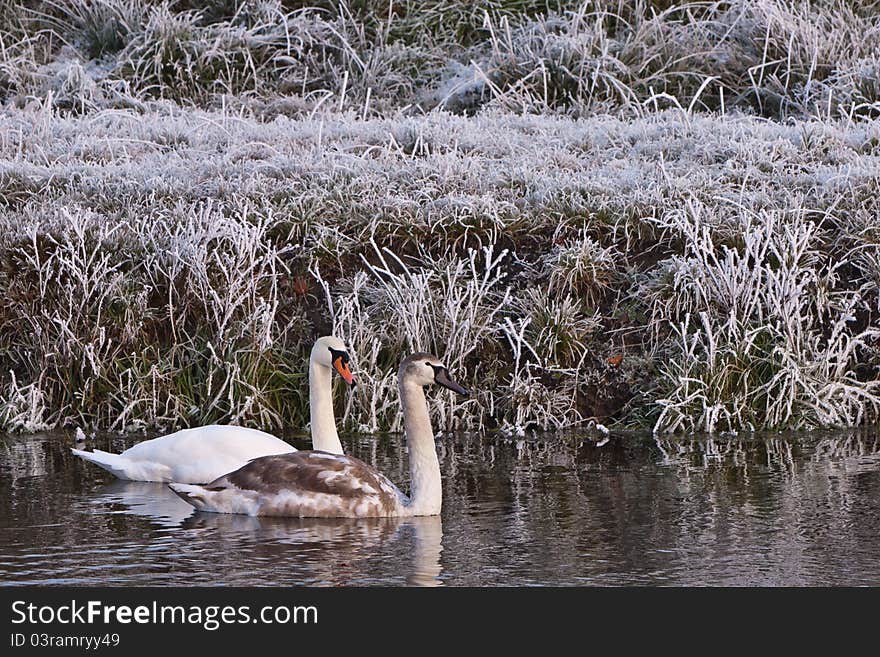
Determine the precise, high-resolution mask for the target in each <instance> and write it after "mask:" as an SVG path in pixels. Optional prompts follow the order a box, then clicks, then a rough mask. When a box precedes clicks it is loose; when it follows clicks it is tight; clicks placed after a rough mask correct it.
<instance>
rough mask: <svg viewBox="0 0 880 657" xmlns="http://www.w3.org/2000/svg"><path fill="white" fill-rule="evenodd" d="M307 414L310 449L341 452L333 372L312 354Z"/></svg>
mask: <svg viewBox="0 0 880 657" xmlns="http://www.w3.org/2000/svg"><path fill="white" fill-rule="evenodd" d="M309 415H310V421H311V427H312V449H319V450H322V451H324V452H330V453H331V454H342V443H341V442H339V434H338V433H337V432H336V416H335V415H334V414H333V373H332V372H331V371H330V368H329V367H326V366H325V365H321V364H319V363H316V362H315V357H314V354H313V355H312V357H311V358H310V359H309Z"/></svg>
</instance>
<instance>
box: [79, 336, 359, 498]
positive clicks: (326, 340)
mask: <svg viewBox="0 0 880 657" xmlns="http://www.w3.org/2000/svg"><path fill="white" fill-rule="evenodd" d="M331 367H332V368H335V369H336V371H337V372H339V374H340V375H341V376H342V378H343V379H345V382H346V383H348V384H349V385H354V377H353V376H352V373H351V369H350V367H349V356H348V349H347V348H346V346H345V343H344V342H342V340H340V339H339V338H336V337H333V336H325V337H323V338H318V340H317V341H316V342H315V345H314V346H313V347H312V353H311V356H310V358H309V410H310V416H311V433H312V445H313V446H314V448H315V449H320V450H324V451H326V452H332V453H336V454H341V453H342V443H340V442H339V434H338V433H337V432H336V418H335V416H334V414H333V390H332V384H333V380H332V372H331V371H330V368H331ZM70 451H72V452H73V453H74V454H76V455H77V456H79V457H81V458H83V459H85V460H86V461H89V462H91V463H94V464H95V465H99V466H100V467H102V468H104V469H105V470H108V471H109V472H112V473H113V474H115V475H116V476H117V477H119V478H120V479H129V480H132V481H161V482H169V481H178V482H182V483H205V482H207V481H213V480H214V479H216V478H217V477H219V476H221V475H223V474H225V473H227V472H232V471H233V470H235V469H237V468H240V467H241V466H243V465H244V464H245V463H247V462H248V461H250V460H251V459H255V458H258V457H261V456H269V455H273V454H287V453H289V452H295V451H296V449H294V448H293V447H291V446H290V445H289V444H287V443H286V442H284V441H283V440H281V439H280V438H276V437H275V436H273V435H271V434H268V433H265V432H263V431H258V430H257V429H247V428H245V427H235V426H230V425H217V424H212V425H208V426H204V427H197V428H194V429H183V430H182V431H177V432H175V433H172V434H168V435H167V436H161V437H159V438H153V439H152V440H145V441H143V442H140V443H138V444H137V445H134V446H133V447H129V448H128V449H127V450H125V451H124V452H122V453H121V454H111V453H110V452H102V451H100V450H97V449H96V450H94V451H93V452H86V451H83V450H79V449H72V450H70Z"/></svg>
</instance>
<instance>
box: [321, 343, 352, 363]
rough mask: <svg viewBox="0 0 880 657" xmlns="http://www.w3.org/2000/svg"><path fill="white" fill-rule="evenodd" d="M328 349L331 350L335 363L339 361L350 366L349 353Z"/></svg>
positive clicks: (331, 358)
mask: <svg viewBox="0 0 880 657" xmlns="http://www.w3.org/2000/svg"><path fill="white" fill-rule="evenodd" d="M327 349H329V350H330V360H332V361H333V362H334V363H335V362H336V361H337V359H339V360H341V361H342V364H343V365H348V363H349V361H350V360H351V357H350V356H349V355H348V352H347V351H343V350H342V349H334V348H333V347H327Z"/></svg>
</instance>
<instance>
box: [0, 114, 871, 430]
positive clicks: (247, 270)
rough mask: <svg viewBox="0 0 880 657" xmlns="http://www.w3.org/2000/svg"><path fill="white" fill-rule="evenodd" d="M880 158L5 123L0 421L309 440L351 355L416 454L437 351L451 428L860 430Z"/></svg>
mask: <svg viewBox="0 0 880 657" xmlns="http://www.w3.org/2000/svg"><path fill="white" fill-rule="evenodd" d="M878 137H880V128H878V126H877V125H876V124H872V123H852V122H849V121H848V120H840V121H834V122H830V121H824V122H823V121H819V120H812V121H806V122H799V123H794V124H792V125H781V124H778V123H768V122H764V121H762V120H759V119H752V118H746V117H740V118H733V117H728V118H726V119H723V120H719V119H718V118H717V117H712V116H701V115H684V114H682V113H681V112H679V111H677V110H671V111H667V112H663V113H659V114H656V115H650V116H646V117H644V118H642V119H637V120H624V119H615V118H612V117H608V116H604V117H596V118H594V119H589V120H587V119H584V120H579V121H573V120H570V119H564V118H542V117H516V116H510V115H506V114H503V113H498V114H484V115H481V116H480V117H475V118H464V117H456V116H453V115H448V114H441V113H435V114H430V115H427V116H424V117H420V118H416V117H410V118H397V119H393V120H392V119H372V120H362V119H360V118H358V117H352V116H350V115H346V114H343V115H335V116H324V117H322V118H320V119H319V118H317V117H316V118H314V119H312V120H298V121H294V120H290V119H286V118H277V119H275V120H274V121H272V122H269V123H260V122H257V121H254V120H249V119H246V118H242V117H237V116H230V115H228V114H225V113H222V112H209V111H200V110H190V111H186V112H180V111H175V110H174V109H173V108H171V107H168V108H163V107H157V108H156V109H155V110H151V111H148V112H145V113H135V111H133V110H125V111H122V110H114V111H107V112H100V113H96V114H90V115H86V116H60V115H58V114H56V113H52V112H48V111H45V110H43V109H23V110H15V109H11V108H7V109H6V110H4V112H3V115H2V132H0V146H2V158H3V159H2V162H0V184H2V191H3V198H4V199H5V204H4V208H3V210H2V213H0V223H2V235H0V245H2V254H3V255H2V258H3V269H2V274H0V284H2V286H3V291H4V298H5V299H6V300H7V302H6V303H5V304H4V306H3V308H2V310H0V317H2V329H3V330H2V335H0V345H2V347H0V354H2V357H3V360H4V363H3V372H4V374H3V377H4V381H3V385H2V398H0V419H2V421H3V423H4V426H5V427H6V428H12V429H33V428H39V427H43V426H55V425H58V424H62V423H64V422H68V421H75V422H78V423H84V424H92V425H100V426H108V427H114V428H117V429H118V428H129V429H130V428H137V427H140V426H154V425H171V424H178V423H181V422H185V423H190V422H193V423H196V422H205V421H209V420H225V421H235V422H243V423H249V424H253V425H254V426H260V427H262V428H270V427H275V426H280V425H282V424H285V423H293V424H294V425H295V426H303V424H304V423H305V418H306V417H307V413H306V412H305V403H304V400H303V398H302V394H301V392H302V389H303V388H304V383H305V379H304V377H305V371H304V363H305V362H306V351H307V349H308V346H309V345H310V341H311V338H312V335H313V334H314V333H316V332H325V331H330V330H336V331H338V332H339V333H341V334H342V335H344V336H345V337H346V339H347V340H348V341H349V343H350V345H351V347H352V349H353V351H354V352H355V358H356V359H357V360H356V367H357V370H358V372H359V375H360V378H361V381H362V384H363V385H362V386H361V387H360V388H359V389H358V390H357V392H356V393H355V394H354V396H352V397H349V398H348V400H347V402H346V403H347V410H346V415H345V423H346V425H347V426H349V427H352V428H362V429H367V430H371V431H374V430H379V429H389V428H399V426H400V424H399V422H400V420H399V416H398V410H397V405H396V403H395V402H394V369H395V365H396V363H397V362H398V361H399V358H400V356H401V355H402V354H404V353H407V352H409V351H411V350H415V349H427V350H431V351H435V352H437V353H439V354H441V355H444V357H445V358H446V361H447V363H448V364H449V366H450V367H451V368H452V369H453V371H455V372H456V374H458V373H459V372H460V373H461V376H462V378H463V379H464V382H465V383H466V384H467V385H469V386H472V387H473V388H474V389H475V390H476V391H477V394H476V397H475V398H474V399H473V400H471V401H468V402H466V403H464V404H457V405H456V406H455V407H454V408H453V407H452V406H451V405H450V400H448V399H447V398H446V396H445V395H442V394H441V395H438V396H437V399H436V400H435V406H434V413H435V421H437V422H438V423H440V424H438V426H443V427H453V426H458V427H472V428H476V427H481V426H493V425H499V426H507V427H510V428H511V429H513V430H515V429H517V428H518V427H524V426H528V425H529V424H534V425H536V426H544V427H554V426H564V425H567V424H571V423H576V422H581V421H584V420H586V419H588V418H590V417H593V416H598V417H600V418H601V419H603V420H604V418H605V416H606V415H607V414H608V413H609V412H611V413H612V417H613V418H615V419H617V420H618V421H623V422H625V423H627V424H636V425H645V424H647V425H649V426H655V427H656V428H657V429H658V430H661V429H662V430H675V429H678V430H700V429H709V430H712V429H723V428H728V427H751V426H754V427H758V426H774V427H781V426H806V425H817V426H818V425H850V424H856V423H860V422H866V421H868V420H871V419H873V418H874V417H875V415H876V409H877V398H876V390H875V387H874V383H873V380H874V379H875V378H876V376H875V359H876V343H875V337H876V330H877V326H876V316H875V314H876V309H877V307H878V305H877V304H878V300H877V289H876V280H877V272H878V268H877V265H876V263H877V261H878V251H877V249H878V241H877V239H876V238H877V234H876V229H875V228H874V226H875V225H876V223H875V222H876V217H877V206H876V189H877V186H878V171H880V153H878V148H877V143H878ZM403 143H409V144H411V145H412V146H411V147H410V148H408V149H406V148H403V147H402V146H401V144H403ZM325 288H326V289H325ZM328 299H329V300H330V301H331V302H332V303H331V304H328V303H327V302H328ZM618 353H623V354H624V358H623V360H622V363H621V364H620V366H619V367H612V366H609V365H608V364H607V363H606V362H605V361H606V359H608V358H609V357H611V356H614V355H615V354H618ZM627 400H629V402H628V405H627V406H626V407H623V408H622V404H623V403H624V402H626V401H627ZM605 409H607V410H605ZM654 409H656V410H654Z"/></svg>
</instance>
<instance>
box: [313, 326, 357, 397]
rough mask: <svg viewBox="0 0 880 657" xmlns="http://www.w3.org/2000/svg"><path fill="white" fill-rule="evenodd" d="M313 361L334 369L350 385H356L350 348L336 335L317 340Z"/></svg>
mask: <svg viewBox="0 0 880 657" xmlns="http://www.w3.org/2000/svg"><path fill="white" fill-rule="evenodd" d="M311 360H312V362H313V363H316V364H318V365H323V366H324V367H332V368H333V369H335V370H336V371H337V372H339V376H341V377H342V378H343V379H344V380H345V382H346V383H347V384H348V385H350V386H354V385H355V380H354V375H353V374H352V373H351V357H350V356H349V355H348V347H346V346H345V343H344V342H343V341H342V340H340V339H339V338H337V337H336V336H335V335H325V336H324V337H322V338H318V339H317V340H315V346H314V347H312V356H311Z"/></svg>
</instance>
